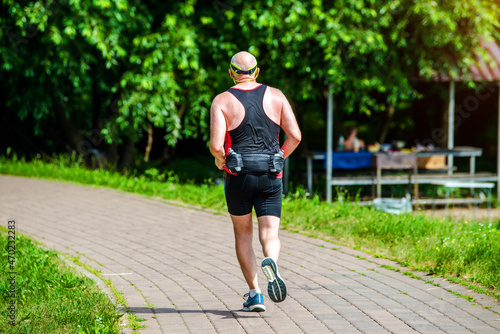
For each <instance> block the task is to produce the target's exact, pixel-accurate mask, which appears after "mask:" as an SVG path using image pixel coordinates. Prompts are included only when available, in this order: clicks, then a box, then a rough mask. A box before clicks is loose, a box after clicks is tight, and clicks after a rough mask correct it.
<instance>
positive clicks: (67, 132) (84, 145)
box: [54, 98, 91, 155]
mask: <svg viewBox="0 0 500 334" xmlns="http://www.w3.org/2000/svg"><path fill="white" fill-rule="evenodd" d="M54 101H56V99H55V98H54ZM54 113H55V115H56V119H57V121H58V122H59V125H60V126H61V128H62V130H63V133H64V136H65V137H66V140H67V145H65V146H67V147H68V146H69V147H70V149H73V150H76V151H77V152H78V153H79V154H82V155H86V154H88V151H89V150H90V149H91V147H90V146H91V144H90V143H89V142H87V141H86V140H83V137H82V134H81V131H80V129H79V127H78V125H77V124H76V123H75V122H74V121H73V120H72V119H71V118H70V117H69V116H67V115H66V113H65V112H64V110H63V107H62V106H61V104H60V103H54Z"/></svg>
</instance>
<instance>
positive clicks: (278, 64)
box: [0, 0, 500, 149]
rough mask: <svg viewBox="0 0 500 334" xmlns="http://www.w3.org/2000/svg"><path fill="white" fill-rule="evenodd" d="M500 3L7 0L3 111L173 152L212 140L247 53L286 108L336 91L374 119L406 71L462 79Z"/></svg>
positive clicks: (391, 100) (492, 27) (0, 26)
mask: <svg viewBox="0 0 500 334" xmlns="http://www.w3.org/2000/svg"><path fill="white" fill-rule="evenodd" d="M498 7H499V5H498V2H495V1H490V0H470V1H465V2H461V1H443V2H439V3H438V2H436V1H429V0H413V1H403V0H350V1H347V0H339V1H322V0H310V1H296V0H294V1H284V0H258V1H242V0H215V1H213V2H202V1H196V0H185V1H154V0H150V1H139V0H119V1H110V0H100V1H93V2H87V1H81V0H68V1H59V2H58V1H54V0H45V1H13V0H2V5H1V8H0V11H1V14H2V15H1V17H0V55H1V59H2V67H1V69H0V78H1V82H2V89H3V90H4V96H5V97H6V99H5V102H4V109H5V110H6V111H7V112H9V113H15V114H16V115H17V117H18V118H20V119H22V120H25V119H31V120H32V121H33V124H34V129H33V131H34V133H35V134H36V135H38V136H42V137H44V138H50V137H54V136H55V137H54V138H57V139H58V140H63V141H66V142H68V143H69V144H70V146H71V147H73V148H74V149H78V144H79V142H81V141H82V140H83V139H84V138H83V137H84V134H85V133H86V132H85V131H87V132H88V131H92V130H94V131H97V133H98V136H103V137H102V138H105V139H106V140H107V142H108V144H109V145H116V144H119V143H121V142H122V141H123V140H125V139H126V140H129V141H132V142H137V141H139V140H141V138H142V136H143V135H144V134H145V133H147V131H148V129H153V128H154V129H157V130H160V132H161V133H163V134H164V138H165V143H166V144H168V145H171V146H175V145H176V143H177V141H178V140H179V139H182V138H193V137H197V136H199V135H203V136H205V138H206V134H207V132H208V129H207V121H208V119H207V118H208V112H207V111H208V109H209V105H210V102H211V99H212V98H213V96H215V95H216V94H217V93H219V92H220V91H222V90H224V89H226V88H227V87H228V86H229V85H230V84H231V81H230V80H229V78H228V76H227V65H228V61H229V58H230V57H231V56H232V55H233V54H234V53H235V52H237V51H239V50H248V51H250V52H252V53H254V54H255V55H256V56H257V58H258V60H259V66H260V67H261V68H262V72H261V79H262V80H263V81H265V82H266V83H268V84H270V85H274V86H277V87H279V88H281V89H282V90H283V91H284V92H285V93H286V94H288V95H289V96H290V99H291V100H292V103H296V104H300V103H301V102H303V101H308V103H324V99H325V92H326V91H328V89H329V87H332V89H333V92H334V93H335V95H336V96H337V97H338V98H339V99H341V100H342V101H343V110H345V111H347V112H349V111H353V110H361V111H362V112H364V113H366V114H371V113H373V112H377V111H384V110H386V108H387V107H388V106H389V105H392V106H395V105H396V106H397V105H398V104H401V103H406V102H407V101H410V100H411V99H413V98H415V96H416V93H415V91H414V89H413V88H412V82H411V79H412V78H416V77H420V78H430V77H432V76H435V75H436V74H437V73H443V72H444V73H450V74H451V75H452V76H454V77H458V76H461V75H463V74H464V73H465V72H466V69H467V68H468V66H470V64H472V63H473V61H474V50H477V49H478V47H479V40H480V38H484V39H488V38H493V39H496V40H497V41H498V40H500V38H499V37H500V36H499V30H500V29H499V22H500V20H499V15H500V14H499V13H500V10H499V8H498ZM56 122H57V123H56ZM55 124H58V127H59V129H61V131H62V132H63V133H64V136H63V135H57V134H54V133H56V132H57V131H54V126H55ZM47 126H48V127H49V128H45V127H47ZM94 144H96V143H94ZM99 145H101V144H99Z"/></svg>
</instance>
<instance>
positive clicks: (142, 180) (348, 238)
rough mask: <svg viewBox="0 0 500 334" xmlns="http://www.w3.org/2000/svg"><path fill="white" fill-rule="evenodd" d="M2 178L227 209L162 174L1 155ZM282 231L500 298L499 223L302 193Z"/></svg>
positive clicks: (203, 191) (211, 193) (287, 209)
mask: <svg viewBox="0 0 500 334" xmlns="http://www.w3.org/2000/svg"><path fill="white" fill-rule="evenodd" d="M0 173H1V174H13V175H22V176H32V177H39V178H52V179H57V180H61V181H72V182H77V183H80V184H89V185H99V186H106V187H110V188H115V189H119V190H123V191H128V192H134V193H139V194H143V195H147V196H155V197H160V198H164V199H170V200H175V201H180V202H183V203H187V204H190V205H196V206H201V207H204V208H209V209H213V210H215V211H220V212H225V211H226V206H225V201H224V190H223V187H222V186H220V185H219V186H215V185H211V184H209V183H208V182H207V183H204V184H201V185H196V184H180V183H178V182H177V180H176V178H175V176H174V175H172V174H169V173H167V174H160V173H159V172H158V171H157V170H155V169H150V170H148V171H147V172H146V173H145V174H143V175H141V176H131V175H121V174H119V173H117V172H111V171H105V170H88V169H86V168H84V167H82V166H81V165H79V164H78V161H76V160H74V159H73V160H71V159H67V160H64V159H57V160H56V161H55V162H52V163H47V162H42V161H31V162H25V161H22V160H17V159H6V158H0ZM282 226H283V228H286V229H288V230H290V231H293V232H299V233H303V234H306V235H310V236H314V237H319V238H323V239H325V240H329V241H332V242H336V243H340V244H344V245H347V246H350V247H353V248H356V249H361V250H364V251H366V252H368V253H371V254H372V255H373V256H376V257H387V258H390V259H393V260H396V261H397V262H399V263H400V264H401V265H403V266H406V267H408V268H409V269H411V270H418V271H423V272H428V273H431V274H437V275H441V276H443V277H445V278H447V279H450V280H454V281H456V282H458V283H460V284H464V285H466V286H469V287H471V288H474V289H476V290H478V291H480V292H484V293H488V294H490V295H493V296H496V297H497V298H499V299H500V294H499V292H500V231H499V228H500V226H499V223H498V222H495V223H493V224H488V223H482V222H472V221H460V222H453V221H449V220H445V219H438V218H432V217H425V216H424V215H421V214H406V215H390V214H386V213H383V212H379V211H375V210H374V209H372V208H370V207H363V206H358V205H355V202H345V203H339V202H334V203H327V202H323V201H320V199H319V198H318V197H317V196H315V197H313V198H307V197H306V196H305V191H303V190H298V191H296V192H295V193H294V194H291V195H288V196H287V197H285V199H284V201H283V214H282Z"/></svg>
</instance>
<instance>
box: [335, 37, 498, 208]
mask: <svg viewBox="0 0 500 334" xmlns="http://www.w3.org/2000/svg"><path fill="white" fill-rule="evenodd" d="M480 45H481V47H482V48H483V50H485V51H486V52H487V53H488V54H489V56H490V58H491V60H492V63H488V62H487V61H486V60H484V59H483V58H482V57H480V56H478V57H477V59H478V63H477V65H472V66H471V67H470V70H469V74H470V75H471V77H472V79H471V80H472V81H477V82H497V84H498V88H499V89H498V91H497V92H498V129H497V135H498V137H497V197H498V198H500V46H499V45H498V43H496V42H495V41H491V42H485V41H484V40H481V41H480ZM432 80H433V81H441V82H449V84H450V88H449V89H450V94H449V103H448V149H453V148H454V130H455V129H454V124H455V82H462V81H464V80H463V79H462V78H459V79H456V78H452V77H451V76H449V75H447V74H441V75H438V76H436V77H435V78H432ZM328 91H329V95H328V105H327V130H326V138H327V142H326V199H327V201H331V200H332V156H333V154H332V152H333V86H332V85H330V86H329V87H328ZM448 167H450V169H449V170H448V173H451V172H452V169H451V167H453V156H448Z"/></svg>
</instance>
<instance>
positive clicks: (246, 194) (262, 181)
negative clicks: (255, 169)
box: [224, 172, 283, 218]
mask: <svg viewBox="0 0 500 334" xmlns="http://www.w3.org/2000/svg"><path fill="white" fill-rule="evenodd" d="M282 189H283V183H282V179H281V177H280V178H278V177H276V175H273V174H269V173H244V174H240V175H231V174H229V173H227V172H226V173H225V184H224V193H225V194H226V203H227V208H228V211H229V213H230V214H231V215H233V216H243V215H246V214H249V213H252V207H254V208H255V213H256V214H257V217H260V216H275V217H278V218H280V217H281V202H282Z"/></svg>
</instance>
